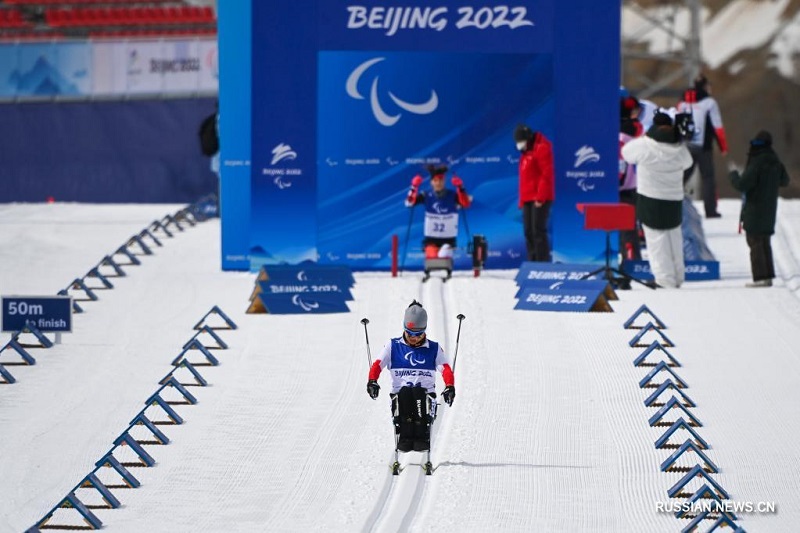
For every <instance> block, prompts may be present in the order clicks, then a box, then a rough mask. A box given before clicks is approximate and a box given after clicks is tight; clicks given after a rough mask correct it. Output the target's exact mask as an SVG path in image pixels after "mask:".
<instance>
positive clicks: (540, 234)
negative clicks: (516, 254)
mask: <svg viewBox="0 0 800 533" xmlns="http://www.w3.org/2000/svg"><path fill="white" fill-rule="evenodd" d="M552 204H553V202H545V203H543V204H542V205H541V207H536V205H535V204H534V203H533V202H525V203H524V204H522V228H523V231H524V233H525V246H526V248H527V250H528V261H544V262H548V263H549V262H550V239H549V238H548V237H547V221H548V219H549V218H550V206H552Z"/></svg>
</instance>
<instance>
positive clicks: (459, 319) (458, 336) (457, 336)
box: [453, 313, 467, 372]
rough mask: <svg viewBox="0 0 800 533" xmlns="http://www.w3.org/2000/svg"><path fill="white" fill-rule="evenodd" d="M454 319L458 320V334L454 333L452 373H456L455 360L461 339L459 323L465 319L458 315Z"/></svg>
mask: <svg viewBox="0 0 800 533" xmlns="http://www.w3.org/2000/svg"><path fill="white" fill-rule="evenodd" d="M456 318H457V319H458V333H456V350H455V353H454V354H453V372H455V371H456V360H457V359H458V340H459V339H460V338H461V321H462V320H464V319H465V318H467V317H465V316H464V315H462V314H461V313H459V314H458V316H457V317H456Z"/></svg>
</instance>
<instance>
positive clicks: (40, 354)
mask: <svg viewBox="0 0 800 533" xmlns="http://www.w3.org/2000/svg"><path fill="white" fill-rule="evenodd" d="M180 207H181V206H170V205H135V206H134V205H124V206H121V205H118V206H108V205H105V206H94V205H91V206H90V205H69V204H66V205H61V204H52V205H0V294H3V295H53V294H55V293H56V292H58V291H59V290H60V289H63V288H65V287H67V286H68V285H69V284H70V283H71V282H72V280H73V279H75V278H78V277H82V276H84V275H85V274H86V273H87V272H88V271H89V270H90V269H91V268H92V267H94V266H95V265H96V264H97V263H98V262H99V261H100V260H101V259H102V258H103V257H104V256H105V255H107V254H112V253H114V252H115V251H116V250H117V248H118V247H119V246H120V245H122V244H123V243H125V242H126V241H127V240H128V238H129V237H131V236H132V235H134V234H136V233H138V232H139V231H141V230H142V229H144V228H145V227H147V226H148V225H149V224H150V223H151V222H152V221H153V220H154V219H159V218H161V217H163V216H164V215H166V214H168V213H173V212H175V211H177V210H178V209H179V208H180ZM738 208H739V206H738V202H734V201H730V200H727V201H722V202H721V211H722V214H723V218H721V219H717V220H708V221H704V222H705V226H704V227H705V231H706V238H707V242H708V244H709V247H710V248H711V250H712V251H713V253H714V254H715V255H716V257H717V259H719V260H720V262H721V270H722V279H721V280H718V281H711V282H695V283H687V284H686V285H685V286H684V287H683V288H681V289H679V290H657V291H651V290H648V289H646V288H644V287H640V286H637V285H635V286H634V288H633V290H631V291H620V292H618V296H619V298H620V299H619V300H618V301H613V302H611V304H612V307H613V309H614V312H613V313H587V314H580V313H544V312H526V311H515V310H514V305H515V299H514V295H515V292H516V286H515V284H514V281H513V275H514V272H509V271H491V270H490V271H486V272H484V273H483V275H481V276H480V277H479V278H473V277H472V275H471V272H459V273H457V275H456V276H455V277H454V279H452V280H451V281H450V282H448V283H446V284H442V283H441V282H440V281H438V280H432V281H431V282H430V283H427V284H425V285H422V284H420V276H419V275H418V274H415V273H408V274H406V275H404V276H402V277H399V278H391V277H390V276H389V275H388V274H383V273H357V274H356V284H355V286H354V289H353V296H354V301H352V302H350V312H349V313H343V314H330V315H314V316H299V315H266V314H246V313H245V310H246V309H247V307H248V304H249V297H250V294H251V292H252V290H253V288H254V279H255V275H254V274H250V273H223V272H221V271H220V268H219V264H220V259H219V221H218V220H211V221H208V222H204V223H201V224H198V225H197V226H195V227H187V228H186V230H185V231H183V232H175V236H174V237H173V238H166V237H162V238H161V241H162V244H163V246H161V247H157V246H153V250H154V254H153V255H151V256H141V255H140V256H138V257H139V258H140V259H141V262H142V264H141V265H139V266H124V267H123V268H124V270H125V272H126V274H127V275H126V276H125V277H114V278H110V280H111V281H112V283H113V285H114V288H113V289H98V290H97V293H98V295H99V299H98V301H94V302H79V304H80V305H81V306H82V307H83V308H84V310H85V313H83V314H77V315H74V322H73V332H72V333H70V334H64V335H63V337H62V342H61V344H59V345H56V346H55V347H53V348H50V349H42V348H31V349H30V353H31V354H32V355H33V356H34V357H35V359H36V365H34V366H20V365H10V366H7V367H6V368H7V369H8V370H9V371H10V372H11V373H12V374H13V375H14V377H15V378H16V379H17V383H14V384H0V532H2V533H5V532H21V531H24V530H25V529H27V528H29V527H30V526H32V525H34V524H35V523H36V522H37V521H39V520H40V519H41V518H43V517H44V515H45V514H46V513H47V512H48V511H49V510H50V509H51V508H52V507H53V506H55V505H56V504H57V503H59V502H60V501H61V500H62V499H63V498H64V497H65V496H66V495H67V494H68V493H69V491H70V490H72V489H73V488H74V487H75V486H76V485H77V484H78V483H79V482H80V481H81V480H82V479H83V478H84V477H85V476H87V474H89V473H90V472H92V471H93V470H94V468H95V466H94V465H95V462H97V461H98V460H99V459H101V458H102V457H104V456H105V455H106V454H107V453H108V452H109V451H110V450H112V448H113V442H114V440H115V439H116V438H117V437H118V436H120V435H121V434H122V433H123V432H124V431H125V430H126V429H127V428H128V426H129V424H130V422H131V420H132V419H133V418H134V417H135V416H136V415H137V414H138V413H139V412H140V411H141V410H142V409H143V408H144V407H145V401H146V400H147V399H148V398H150V396H151V395H152V394H153V393H154V392H156V391H157V390H158V388H159V381H160V380H161V379H162V378H163V377H164V376H165V375H166V374H167V373H168V372H170V371H171V370H172V369H173V366H172V365H171V362H172V361H173V359H174V358H175V357H176V356H177V355H178V354H179V353H180V352H181V348H182V346H183V344H184V343H185V342H186V341H188V340H189V339H190V338H191V337H192V336H193V335H194V333H195V332H194V330H193V329H192V328H193V326H194V325H195V324H196V323H197V322H198V321H199V320H200V319H201V318H202V317H203V316H204V315H205V314H206V312H208V311H209V310H210V309H211V308H212V307H213V306H215V305H218V306H219V307H220V308H221V309H222V310H223V311H224V312H225V313H227V314H228V316H230V317H231V319H232V320H233V321H234V322H235V323H236V324H237V325H238V329H235V330H217V333H218V334H219V335H220V337H221V338H222V339H223V340H224V342H225V343H227V344H228V345H229V348H228V349H227V350H223V349H218V350H212V353H213V355H214V356H215V357H217V358H218V359H219V361H220V365H219V366H199V367H198V370H199V371H200V373H201V374H202V376H203V377H204V378H205V379H206V380H207V381H208V386H206V387H200V386H197V387H190V388H188V390H189V391H190V392H191V393H192V394H193V395H194V396H195V397H196V398H197V400H198V403H197V404H196V405H187V404H176V405H173V408H174V409H175V411H176V412H177V413H178V414H179V415H180V417H182V418H183V420H184V423H183V424H181V425H158V426H157V427H158V428H159V429H160V430H161V431H162V432H163V433H164V434H165V435H166V436H167V437H168V438H169V439H170V443H169V444H167V445H157V444H154V445H146V446H145V449H146V451H147V453H148V454H150V455H151V456H152V457H153V458H154V459H155V461H156V464H155V466H153V467H130V468H129V470H130V472H131V474H133V475H134V476H135V477H136V479H138V481H140V482H141V486H140V487H138V488H124V489H123V488H113V489H111V490H112V493H113V494H114V496H115V497H116V498H117V499H118V500H119V501H120V502H121V504H122V506H121V507H120V508H118V509H104V508H98V507H97V506H96V505H94V504H97V503H100V499H99V496H98V493H97V491H95V490H94V489H91V488H81V489H79V490H78V491H77V495H78V496H79V498H81V499H82V500H84V501H85V502H86V503H88V504H91V505H92V507H93V509H92V511H93V512H94V513H95V515H96V516H97V517H98V518H99V519H100V520H101V521H102V522H103V524H104V526H105V529H107V530H109V531H120V532H136V533H138V532H142V531H151V532H166V531H169V532H198V531H207V532H215V533H216V532H223V531H225V532H262V531H270V532H273V531H292V532H293V531H326V532H327V531H341V532H350V531H370V530H374V531H394V530H411V531H475V532H478V531H480V532H484V531H548V532H560V531H563V532H573V531H603V532H609V531H613V532H624V531H630V532H641V531H651V532H653V531H659V532H660V531H664V532H669V531H681V529H683V528H684V527H686V526H687V525H688V523H689V520H687V519H678V518H676V517H675V516H674V514H673V513H669V512H659V510H658V508H657V507H658V505H659V504H662V505H667V504H670V503H671V504H673V505H674V504H677V503H680V502H685V501H686V499H677V498H676V499H670V498H669V496H668V490H669V489H670V488H671V487H672V486H673V485H674V484H675V483H676V482H678V481H679V480H680V479H681V477H682V476H683V474H682V473H680V472H671V473H662V472H661V471H660V469H659V467H660V465H661V464H662V462H664V461H665V460H666V459H667V458H668V457H669V456H670V454H671V453H672V452H673V451H674V450H671V449H656V448H655V446H654V442H655V441H656V440H657V439H658V438H659V437H660V436H661V435H662V434H663V433H664V431H665V430H666V427H650V426H649V425H648V419H649V418H650V417H651V416H653V414H654V413H656V411H657V408H654V407H647V406H645V405H644V400H645V399H646V398H647V397H648V396H649V395H650V394H651V393H652V392H653V389H642V388H640V387H639V381H640V380H641V379H642V378H643V377H644V376H645V375H646V374H647V372H648V371H649V370H650V369H649V368H643V367H636V366H634V365H633V360H634V359H635V358H636V357H637V356H639V354H641V352H642V351H643V349H642V348H634V347H630V346H629V341H630V340H631V339H632V338H633V336H634V335H635V334H636V333H637V331H636V330H631V329H625V328H624V327H623V323H624V322H625V321H626V319H628V318H629V317H630V316H631V315H632V314H633V313H634V312H635V311H636V310H637V309H638V308H639V307H640V306H641V305H642V304H646V305H647V306H648V307H649V308H650V309H651V310H652V311H653V312H654V313H655V314H656V315H657V317H658V318H660V319H661V320H663V321H664V322H665V323H666V325H667V329H666V330H664V333H665V334H666V335H667V336H668V338H669V339H670V340H671V341H672V342H674V343H675V346H674V347H673V348H670V349H669V353H670V354H671V355H672V356H674V357H675V358H676V359H677V360H679V361H680V363H681V364H682V366H681V367H680V368H675V369H674V370H675V372H676V374H678V376H680V378H681V379H683V380H684V381H686V382H687V383H688V385H689V387H688V388H687V389H685V390H684V391H685V393H686V394H687V395H688V396H689V397H690V398H691V399H692V400H694V402H696V405H697V406H696V407H694V408H690V412H691V413H692V414H693V415H694V416H695V417H696V418H697V419H699V420H700V421H701V422H702V424H703V425H702V427H697V428H695V429H696V431H697V433H698V434H699V435H700V436H701V437H702V439H704V440H705V441H706V442H708V443H709V445H710V448H709V449H708V450H706V452H705V453H706V454H707V456H708V458H709V459H710V460H711V461H712V462H713V463H714V464H715V465H716V466H717V467H719V473H717V474H712V475H711V477H712V479H713V480H714V481H716V482H717V483H718V484H719V485H720V486H721V487H723V488H724V490H726V491H727V492H728V493H729V494H730V497H731V500H733V501H734V502H737V503H747V502H752V503H756V504H757V503H759V502H767V503H774V504H775V505H776V506H777V512H774V513H747V512H745V513H738V514H737V515H738V518H739V524H740V525H741V526H742V527H743V528H745V529H746V530H748V531H759V532H770V531H773V532H785V531H793V530H795V529H796V524H797V523H798V521H800V504H798V501H800V475H798V474H800V454H798V452H797V440H798V438H800V416H798V415H800V388H799V387H798V386H797V385H798V383H800V349H798V346H800V300H799V299H798V297H797V291H798V286H799V285H800V283H799V281H800V277H799V275H800V266H798V265H799V263H798V261H800V201H782V202H781V203H780V207H779V214H778V219H779V228H778V231H777V234H776V237H775V238H774V241H773V243H774V251H775V256H776V263H777V265H776V266H777V270H778V273H779V278H778V279H777V280H776V286H775V287H773V288H771V289H746V288H744V284H745V282H746V281H748V280H749V266H748V259H747V258H748V255H747V247H746V244H745V242H744V236H743V235H739V234H737V232H736V226H737V224H736V221H737V219H738ZM520 231H521V230H520ZM490 244H491V243H490ZM134 248H135V247H134ZM120 260H122V258H121V257H120ZM93 286H95V287H96V286H99V283H98V282H97V280H93ZM74 294H75V295H79V294H80V293H78V292H76V293H74ZM414 298H417V299H420V298H421V299H422V301H423V303H424V304H425V305H426V307H427V308H428V311H429V316H430V325H429V336H430V337H431V338H433V339H435V340H439V341H441V342H442V343H443V344H444V346H445V348H446V350H447V351H448V352H449V353H450V354H451V355H452V353H453V350H454V348H455V340H456V326H457V320H456V315H457V314H458V313H463V314H464V315H466V319H465V320H464V322H463V324H462V330H461V336H460V342H459V346H458V359H457V367H456V387H457V396H456V400H455V403H454V404H453V407H452V408H448V407H446V406H441V407H440V411H439V417H438V419H437V421H436V425H435V427H434V436H433V452H432V458H433V464H434V466H435V473H434V474H433V475H432V476H430V477H426V476H424V475H422V470H421V468H418V467H417V466H415V464H418V463H419V462H420V457H419V454H414V453H412V454H408V456H407V457H404V458H403V463H404V464H405V465H406V466H407V468H406V469H405V470H404V471H403V472H402V473H401V474H400V475H399V476H397V477H393V476H391V474H390V470H389V466H390V462H391V459H392V450H393V445H394V441H393V437H392V432H391V431H392V430H391V424H390V417H389V400H388V395H387V394H386V393H387V391H388V389H389V387H388V381H387V380H386V377H387V376H385V375H384V376H382V378H381V384H382V385H383V391H382V393H381V397H380V398H379V399H378V400H377V401H372V400H370V399H369V398H368V396H367V394H366V390H365V386H366V379H367V365H368V362H367V346H366V342H365V335H364V333H365V332H364V328H363V326H362V324H361V323H360V320H361V318H363V317H368V318H369V321H370V322H369V325H368V327H369V340H370V343H371V345H370V348H371V354H372V356H373V357H374V355H375V354H376V353H377V352H378V351H379V349H380V347H381V346H382V344H383V342H384V341H385V340H387V339H388V338H389V337H391V336H397V335H399V333H400V330H401V327H402V326H401V320H402V314H403V310H404V309H405V307H406V306H407V305H408V303H409V302H410V301H411V300H412V299H414ZM9 338H10V335H9V334H2V336H0V341H2V344H0V346H2V345H5V344H6V343H7V342H8V340H9ZM206 340H207V339H206ZM650 340H652V339H650ZM207 344H212V343H210V342H207ZM195 352H196V354H199V352H197V351H195ZM201 359H202V358H201V357H200V358H198V357H197V356H196V355H195V356H193V357H192V358H191V360H192V362H197V361H199V360H201ZM18 360H19V358H18V357H15V356H14V354H13V353H9V351H4V352H3V353H0V363H4V362H14V361H18ZM181 378H182V379H181V381H182V382H188V381H189V379H188V376H187V375H186V374H182V375H181ZM440 385H441V384H440ZM169 391H172V392H173V393H174V390H173V389H169V390H168V391H165V396H166V395H167V392H169ZM170 399H172V400H175V399H177V397H176V396H173V397H171V398H170ZM146 413H147V414H148V415H149V417H150V418H152V419H154V420H159V421H165V420H166V416H165V415H164V413H163V410H159V408H158V407H157V406H151V407H148V410H147V411H146ZM676 416H677V415H667V419H669V420H673V419H675V418H676ZM134 433H135V435H136V436H137V437H150V440H152V437H151V436H150V435H148V433H147V431H146V429H145V428H144V427H142V426H137V427H136V428H135V430H134ZM680 435H681V437H682V438H681V439H680V440H679V442H683V440H684V439H685V438H686V435H685V434H684V433H680ZM114 450H115V452H114V453H115V455H117V454H118V455H119V456H120V460H122V461H130V460H131V459H132V458H133V454H132V452H131V451H130V449H129V448H127V447H125V448H115V449H114ZM684 458H693V459H695V460H696V459H697V456H695V455H694V454H689V455H687V456H685V457H684ZM693 464H694V461H691V462H686V463H685V465H686V466H691V465H693ZM100 477H101V479H102V480H103V481H104V482H105V483H107V484H111V485H120V484H121V483H120V481H121V480H120V478H119V477H118V476H115V475H114V471H113V470H111V469H102V471H101V473H100ZM701 481H702V480H701V479H699V478H698V479H695V480H694V481H692V482H690V484H689V486H688V490H689V492H690V493H691V492H693V491H694V490H697V488H699V487H700V485H701ZM77 516H78V513H77V511H75V510H74V509H62V510H59V511H58V512H57V513H56V514H55V515H54V517H53V520H52V522H51V523H53V524H76V523H78V522H77V520H76V519H77ZM710 525H711V522H709V521H707V522H706V523H705V524H704V526H703V528H701V530H702V531H705V530H707V529H708V527H710Z"/></svg>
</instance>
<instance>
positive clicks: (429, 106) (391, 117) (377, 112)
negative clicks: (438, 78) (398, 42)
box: [345, 57, 439, 127]
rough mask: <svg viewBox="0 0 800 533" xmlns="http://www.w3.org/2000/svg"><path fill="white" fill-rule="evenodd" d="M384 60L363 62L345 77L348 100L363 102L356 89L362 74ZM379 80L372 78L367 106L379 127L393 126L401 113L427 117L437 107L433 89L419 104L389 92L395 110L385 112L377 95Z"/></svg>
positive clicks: (377, 58)
mask: <svg viewBox="0 0 800 533" xmlns="http://www.w3.org/2000/svg"><path fill="white" fill-rule="evenodd" d="M385 59H386V58H385V57H376V58H373V59H370V60H367V61H364V62H363V63H361V64H360V65H359V66H357V67H356V68H355V69H354V70H353V72H351V73H350V75H349V76H348V77H347V83H346V84H345V90H346V91H347V95H348V96H350V98H353V99H355V100H364V95H362V94H361V91H359V88H358V86H359V82H360V81H361V78H362V77H364V74H365V73H366V72H367V70H368V69H369V68H370V67H371V66H372V65H374V64H376V63H380V62H381V61H384V60H385ZM379 80H380V76H378V75H377V74H376V75H375V76H374V77H373V78H372V83H371V84H370V91H369V104H370V108H371V109H372V115H373V116H374V117H375V120H377V121H378V123H379V124H380V125H381V126H386V127H390V126H394V125H395V124H396V123H397V121H398V120H400V117H402V116H403V115H402V112H401V111H408V112H409V113H413V114H415V115H429V114H430V113H433V112H434V111H436V108H437V107H439V96H438V95H437V94H436V91H434V90H433V89H431V96H430V98H429V99H428V100H427V101H426V102H421V103H414V102H407V101H405V100H403V99H401V98H399V97H398V96H396V95H395V94H393V93H392V92H391V91H388V94H389V98H390V99H391V101H392V102H393V103H394V105H395V106H396V108H397V109H396V110H395V111H394V113H390V112H387V111H386V110H384V108H383V107H382V106H381V102H380V98H379V95H378V83H379Z"/></svg>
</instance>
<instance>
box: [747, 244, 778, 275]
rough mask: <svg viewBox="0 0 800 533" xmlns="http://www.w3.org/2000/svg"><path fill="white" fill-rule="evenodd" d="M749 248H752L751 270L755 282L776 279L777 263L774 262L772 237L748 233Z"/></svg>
mask: <svg viewBox="0 0 800 533" xmlns="http://www.w3.org/2000/svg"><path fill="white" fill-rule="evenodd" d="M745 236H746V237H747V246H749V247H750V270H751V271H752V273H753V281H761V280H763V279H772V278H774V277H775V263H774V262H773V260H772V244H771V243H770V240H771V238H772V236H771V235H756V234H754V233H747V234H746V235H745Z"/></svg>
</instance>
